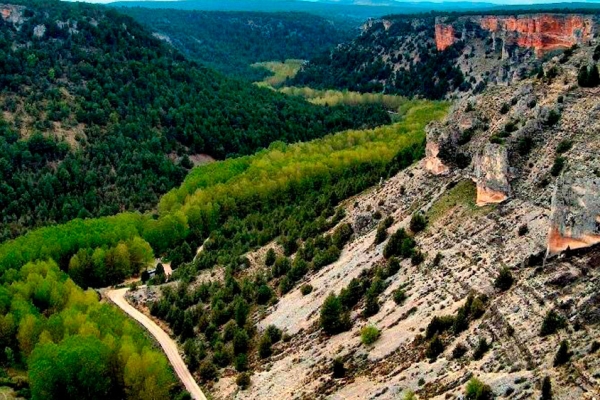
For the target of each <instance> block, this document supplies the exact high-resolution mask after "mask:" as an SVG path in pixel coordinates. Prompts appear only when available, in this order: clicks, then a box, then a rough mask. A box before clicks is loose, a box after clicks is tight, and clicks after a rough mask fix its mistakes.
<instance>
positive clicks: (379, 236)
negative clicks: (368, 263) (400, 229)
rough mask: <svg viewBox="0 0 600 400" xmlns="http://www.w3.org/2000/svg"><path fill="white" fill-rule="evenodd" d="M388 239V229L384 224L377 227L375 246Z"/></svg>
mask: <svg viewBox="0 0 600 400" xmlns="http://www.w3.org/2000/svg"><path fill="white" fill-rule="evenodd" d="M385 239H387V229H386V228H385V226H384V225H383V224H379V226H378V227H377V233H376V234H375V242H374V243H375V244H376V245H378V244H381V243H383V242H384V241H385Z"/></svg>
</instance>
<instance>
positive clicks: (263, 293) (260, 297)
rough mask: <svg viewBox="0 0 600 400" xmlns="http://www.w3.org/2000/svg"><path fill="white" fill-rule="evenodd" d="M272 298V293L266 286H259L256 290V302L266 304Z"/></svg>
mask: <svg viewBox="0 0 600 400" xmlns="http://www.w3.org/2000/svg"><path fill="white" fill-rule="evenodd" d="M272 298H273V291H272V290H271V288H270V287H268V286H267V285H260V286H259V287H258V289H257V290H256V302H257V303H258V304H267V303H268V302H269V301H270V300H271V299H272Z"/></svg>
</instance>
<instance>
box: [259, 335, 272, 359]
mask: <svg viewBox="0 0 600 400" xmlns="http://www.w3.org/2000/svg"><path fill="white" fill-rule="evenodd" d="M272 344H273V343H272V342H271V336H269V335H268V334H267V333H265V334H263V335H262V336H261V337H260V341H259V342H258V356H259V357H260V358H267V357H269V356H270V355H271V354H272V353H273V350H272V349H271V346H272Z"/></svg>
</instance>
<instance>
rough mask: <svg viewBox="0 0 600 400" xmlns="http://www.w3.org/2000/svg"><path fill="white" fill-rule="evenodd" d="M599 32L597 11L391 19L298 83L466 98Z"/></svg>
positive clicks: (371, 26)
mask: <svg viewBox="0 0 600 400" xmlns="http://www.w3.org/2000/svg"><path fill="white" fill-rule="evenodd" d="M597 31H598V17H597V16H596V15H592V14H589V15H584V14H525V15H487V16H486V15H466V16H455V15H453V16H442V17H434V16H427V17H425V16H419V17H407V16H390V17H386V18H384V19H381V20H371V21H369V22H368V23H366V24H365V25H364V26H363V32H362V34H361V35H360V36H359V37H357V38H356V39H355V40H354V41H352V42H350V43H346V44H343V45H340V46H338V47H337V48H336V49H334V50H333V51H332V52H331V53H330V54H329V55H328V56H327V57H321V58H317V59H314V60H312V61H311V63H309V64H308V65H307V66H306V67H305V68H304V69H303V70H302V71H301V72H300V73H299V74H298V76H297V78H296V82H297V83H301V84H307V85H311V86H316V87H336V88H343V87H348V86H349V88H351V89H353V90H362V91H372V90H383V91H384V92H386V93H397V94H401V95H409V96H412V95H419V96H424V97H429V98H444V97H445V98H453V97H458V98H462V97H465V96H467V95H469V94H471V93H479V92H481V91H482V90H483V89H484V87H485V86H486V85H488V84H497V83H502V84H511V83H512V82H515V81H517V80H519V79H523V78H524V77H526V76H528V75H529V74H530V73H531V72H532V71H534V70H535V69H536V68H537V66H538V65H539V64H540V62H541V61H542V60H543V59H544V57H545V56H547V55H548V54H549V53H551V52H552V51H557V50H564V49H566V48H569V47H571V46H573V45H579V44H583V43H587V42H589V40H590V39H592V38H593V37H594V36H595V35H596V33H597Z"/></svg>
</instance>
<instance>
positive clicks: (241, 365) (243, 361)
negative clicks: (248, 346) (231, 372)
mask: <svg viewBox="0 0 600 400" xmlns="http://www.w3.org/2000/svg"><path fill="white" fill-rule="evenodd" d="M233 364H234V366H235V370H236V371H238V372H244V371H247V370H248V356H247V355H246V354H245V353H241V354H238V355H237V356H236V357H235V360H234V361H233Z"/></svg>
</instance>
